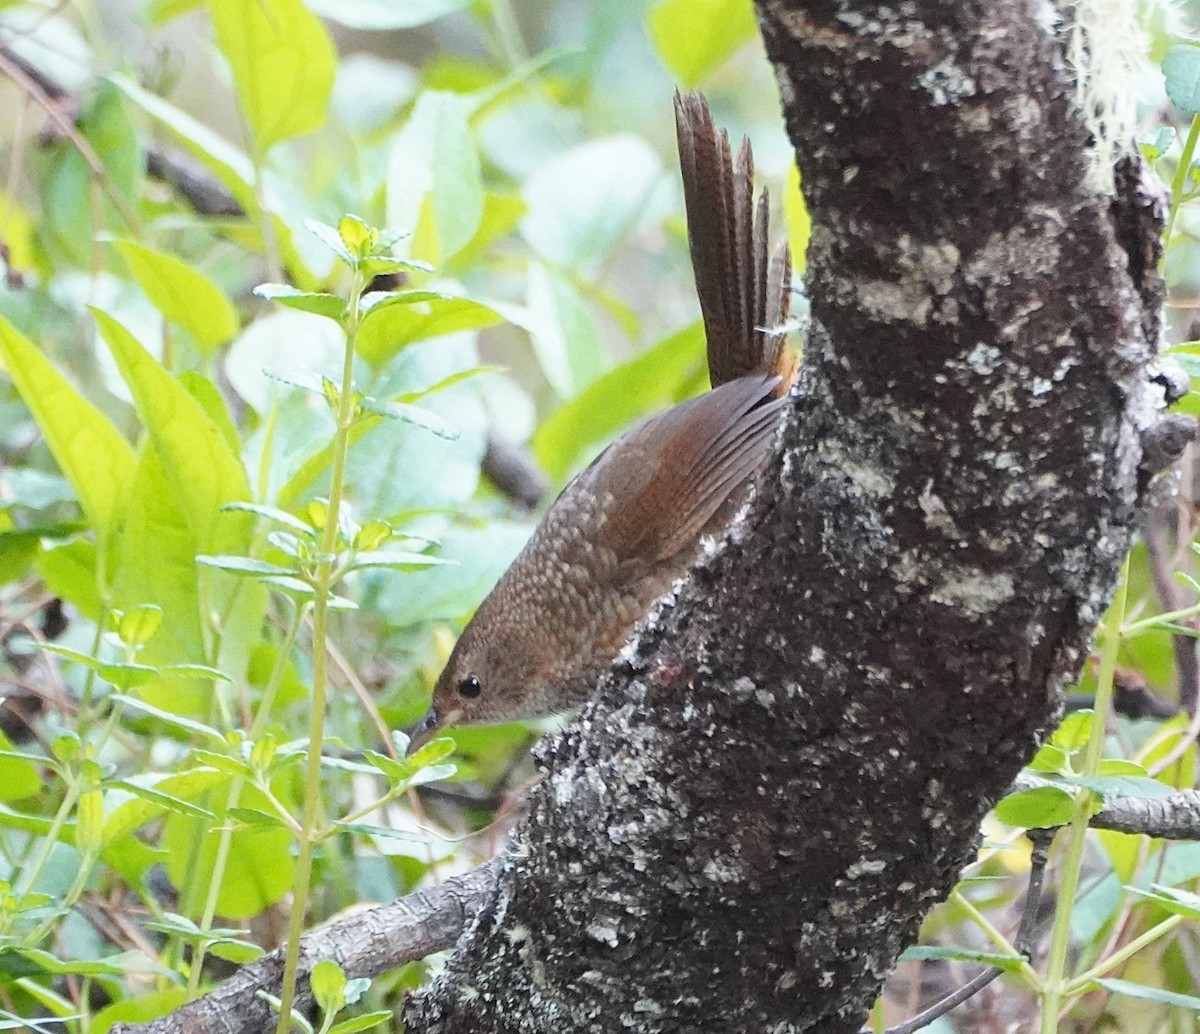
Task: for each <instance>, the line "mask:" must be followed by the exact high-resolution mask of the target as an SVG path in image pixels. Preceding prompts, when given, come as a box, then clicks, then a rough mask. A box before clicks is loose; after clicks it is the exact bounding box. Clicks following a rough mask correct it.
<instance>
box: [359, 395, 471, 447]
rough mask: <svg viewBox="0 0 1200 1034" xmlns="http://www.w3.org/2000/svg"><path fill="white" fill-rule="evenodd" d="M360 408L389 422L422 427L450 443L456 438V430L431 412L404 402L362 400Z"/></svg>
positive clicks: (457, 433)
mask: <svg viewBox="0 0 1200 1034" xmlns="http://www.w3.org/2000/svg"><path fill="white" fill-rule="evenodd" d="M362 408H363V409H365V410H366V411H367V412H369V413H375V414H376V415H378V416H384V417H387V418H388V419H390V420H400V421H403V422H404V423H406V424H413V425H414V426H416V427H423V428H424V429H425V430H426V431H430V432H432V433H433V434H436V435H437V436H438V437H439V438H448V439H450V440H451V441H452V440H454V439H455V438H457V437H458V435H459V432H458V429H457V428H455V427H453V426H451V425H450V424H448V423H447V422H446V421H445V420H443V419H442V418H441V417H440V416H438V415H437V414H436V413H434V412H433V411H432V410H428V409H422V408H421V407H420V406H410V405H409V404H408V403H405V402H381V401H380V400H379V399H363V401H362Z"/></svg>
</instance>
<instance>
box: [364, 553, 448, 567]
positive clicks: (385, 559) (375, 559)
mask: <svg viewBox="0 0 1200 1034" xmlns="http://www.w3.org/2000/svg"><path fill="white" fill-rule="evenodd" d="M453 563H455V561H453V560H443V559H442V558H441V557H436V556H429V555H427V554H425V553H412V552H408V551H407V550H399V549H398V550H393V551H388V550H380V551H377V552H366V553H358V554H356V555H355V557H354V560H353V562H352V563H351V564H350V567H349V570H351V571H357V570H360V569H362V568H367V567H389V568H395V569H396V570H400V571H415V570H418V569H419V568H422V567H434V566H436V565H438V564H453Z"/></svg>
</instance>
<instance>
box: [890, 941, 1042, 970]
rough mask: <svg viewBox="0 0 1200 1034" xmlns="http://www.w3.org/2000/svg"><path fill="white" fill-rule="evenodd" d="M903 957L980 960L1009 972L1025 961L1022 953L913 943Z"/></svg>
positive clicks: (961, 960)
mask: <svg viewBox="0 0 1200 1034" xmlns="http://www.w3.org/2000/svg"><path fill="white" fill-rule="evenodd" d="M901 958H902V959H903V960H904V961H905V962H933V961H941V960H945V959H954V960H955V961H957V962H978V963H980V964H981V965H984V966H996V967H998V968H999V969H1003V970H1005V971H1006V972H1009V973H1012V972H1014V971H1016V970H1018V969H1020V968H1021V966H1022V965H1023V964H1024V962H1025V959H1023V958H1022V957H1021V956H1020V955H1008V954H1005V953H1003V952H996V951H978V950H976V949H974V948H956V947H951V946H949V945H940V944H917V945H913V946H912V947H911V948H908V949H906V950H905V952H904V954H903V955H902V956H901Z"/></svg>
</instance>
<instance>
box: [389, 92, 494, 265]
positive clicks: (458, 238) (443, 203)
mask: <svg viewBox="0 0 1200 1034" xmlns="http://www.w3.org/2000/svg"><path fill="white" fill-rule="evenodd" d="M467 114H468V105H467V102H466V101H465V100H463V98H461V97H457V96H455V95H454V94H450V93H437V92H429V91H427V92H425V93H423V94H421V96H420V98H419V99H418V100H417V105H416V108H415V109H414V110H413V113H412V115H411V117H410V118H409V120H408V122H407V123H406V124H405V126H404V128H403V129H402V130H401V131H400V133H399V134H397V136H396V138H395V140H394V141H393V143H392V147H391V152H390V157H389V160H388V175H387V224H388V225H389V226H399V227H404V228H406V229H414V230H415V229H416V228H417V226H418V224H419V223H420V222H421V220H422V218H425V219H426V220H427V221H429V222H430V223H431V225H429V226H427V227H426V228H425V229H426V235H427V236H426V237H425V238H424V239H425V240H432V241H435V242H436V244H435V245H434V246H433V247H432V248H430V247H424V248H423V247H421V246H420V245H419V244H418V243H417V242H416V241H414V242H413V249H414V255H415V256H416V257H417V258H422V259H426V260H428V261H430V262H432V263H433V264H434V265H439V264H441V263H442V262H443V261H444V260H445V259H446V258H448V257H450V256H451V255H453V254H454V253H455V252H457V251H458V250H459V249H460V248H462V247H464V246H465V245H466V244H467V243H468V242H469V241H470V240H471V238H472V237H474V236H475V231H476V230H477V229H478V228H479V224H480V221H481V220H482V218H483V179H482V175H481V173H480V168H479V153H478V151H477V149H476V147H475V140H474V137H473V136H472V133H471V128H470V126H469V125H468V123H467Z"/></svg>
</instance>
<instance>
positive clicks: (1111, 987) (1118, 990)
mask: <svg viewBox="0 0 1200 1034" xmlns="http://www.w3.org/2000/svg"><path fill="white" fill-rule="evenodd" d="M1093 983H1095V984H1097V985H1098V986H1099V987H1102V988H1104V989H1105V990H1106V991H1111V992H1112V993H1113V994H1118V995H1124V996H1125V997H1126V998H1140V999H1141V1000H1143V1001H1147V1002H1157V1003H1158V1004H1159V1005H1174V1006H1178V1007H1179V1008H1180V1009H1191V1010H1192V1011H1193V1012H1200V998H1197V997H1196V996H1195V995H1185V994H1180V993H1179V992H1178V991H1164V990H1163V989H1162V988H1161V987H1147V986H1146V985H1145V984H1135V983H1133V982H1132V981H1130V980H1114V979H1111V978H1108V977H1105V978H1103V979H1097V980H1095V981H1093Z"/></svg>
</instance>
